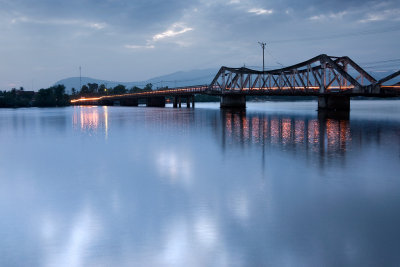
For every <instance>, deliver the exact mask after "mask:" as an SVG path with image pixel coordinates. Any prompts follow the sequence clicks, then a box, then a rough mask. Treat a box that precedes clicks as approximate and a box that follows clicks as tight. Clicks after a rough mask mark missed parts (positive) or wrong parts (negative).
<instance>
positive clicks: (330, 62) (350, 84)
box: [71, 54, 400, 111]
mask: <svg viewBox="0 0 400 267" xmlns="http://www.w3.org/2000/svg"><path fill="white" fill-rule="evenodd" d="M398 76H400V70H399V71H397V72H395V73H393V74H391V75H389V76H387V77H385V78H383V79H380V80H376V79H375V78H374V77H372V76H371V75H370V74H369V73H368V72H367V71H365V70H364V69H363V68H361V67H360V66H359V65H358V64H357V63H355V62H354V61H353V60H351V59H350V58H349V57H346V56H344V57H335V56H328V55H325V54H322V55H319V56H316V57H314V58H311V59H309V60H307V61H304V62H301V63H298V64H295V65H292V66H289V67H285V68H281V69H275V70H268V71H257V70H253V69H249V68H246V67H241V68H229V67H221V68H220V70H219V71H218V73H217V74H216V76H215V77H214V79H213V80H212V82H211V83H210V84H208V85H198V86H188V87H179V88H170V89H161V90H156V91H150V92H140V93H126V94H121V95H107V96H99V97H86V98H79V99H72V100H71V103H72V104H75V105H76V104H78V105H82V104H91V105H93V104H95V105H113V104H115V103H119V104H120V105H124V106H138V105H139V101H144V102H145V103H146V105H147V106H153V107H164V106H165V100H166V97H169V98H171V97H172V98H173V106H174V107H181V105H182V101H186V105H187V107H190V105H191V104H192V107H194V105H195V101H194V96H195V95H198V94H204V95H213V96H219V97H220V98H221V101H220V106H221V108H225V107H228V108H245V107H246V96H316V97H318V109H327V110H338V111H348V110H350V97H352V96H364V97H397V96H400V82H399V81H398Z"/></svg>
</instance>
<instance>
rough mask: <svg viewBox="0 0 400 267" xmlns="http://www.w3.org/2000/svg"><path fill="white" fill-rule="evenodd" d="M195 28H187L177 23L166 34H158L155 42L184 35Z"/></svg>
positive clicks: (155, 36) (154, 38) (154, 39)
mask: <svg viewBox="0 0 400 267" xmlns="http://www.w3.org/2000/svg"><path fill="white" fill-rule="evenodd" d="M192 30H193V28H190V27H186V26H185V25H183V24H181V23H175V24H173V25H172V27H171V28H170V29H168V30H166V31H165V32H162V33H158V34H156V35H154V36H153V41H159V40H162V39H164V38H169V37H174V36H177V35H181V34H184V33H185V32H188V31H192Z"/></svg>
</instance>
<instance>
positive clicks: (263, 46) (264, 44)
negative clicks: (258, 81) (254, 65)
mask: <svg viewBox="0 0 400 267" xmlns="http://www.w3.org/2000/svg"><path fill="white" fill-rule="evenodd" d="M258 43H259V44H260V45H261V48H262V51H263V86H264V82H265V81H264V68H265V65H264V50H265V46H266V45H267V44H266V43H264V42H258Z"/></svg>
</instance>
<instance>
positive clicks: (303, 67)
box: [208, 54, 400, 94]
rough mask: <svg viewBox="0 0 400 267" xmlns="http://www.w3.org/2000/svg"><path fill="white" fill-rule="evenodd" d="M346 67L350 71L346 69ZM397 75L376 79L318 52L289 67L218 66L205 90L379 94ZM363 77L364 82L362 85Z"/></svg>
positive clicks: (399, 73)
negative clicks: (254, 68) (267, 68)
mask: <svg viewBox="0 0 400 267" xmlns="http://www.w3.org/2000/svg"><path fill="white" fill-rule="evenodd" d="M349 66H350V67H351V68H352V71H349V70H348V67H349ZM397 76H400V71H397V72H395V73H393V74H391V75H389V76H387V77H386V78H383V79H381V80H379V81H377V80H376V79H375V78H373V77H372V76H371V75H370V74H369V73H367V72H366V71H365V70H364V69H362V68H361V67H360V66H359V65H357V64H356V63H355V62H354V61H353V60H351V59H350V58H349V57H333V56H328V55H325V54H322V55H319V56H316V57H313V58H311V59H309V60H307V61H304V62H301V63H298V64H295V65H293V66H289V67H285V68H281V69H276V70H268V71H264V72H263V71H257V70H253V69H249V68H245V67H242V68H229V67H221V69H220V70H219V71H218V73H217V75H216V76H215V78H214V79H213V81H212V83H211V84H210V85H209V88H208V91H209V92H213V93H221V94H224V93H230V92H239V91H245V92H249V93H251V92H263V91H265V92H273V91H277V90H278V91H282V92H283V91H287V92H294V93H296V92H298V93H299V92H315V93H340V92H343V93H368V92H374V93H381V85H382V84H383V83H386V82H388V81H390V80H392V79H393V78H395V77H397ZM364 80H365V81H367V83H368V84H366V85H364V84H363V81H364ZM359 81H361V84H360V82H359ZM393 86H395V85H393Z"/></svg>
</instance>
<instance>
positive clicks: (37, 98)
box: [0, 83, 153, 108]
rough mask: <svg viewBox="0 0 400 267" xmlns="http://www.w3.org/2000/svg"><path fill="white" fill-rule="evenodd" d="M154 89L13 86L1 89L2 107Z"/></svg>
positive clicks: (53, 103) (90, 85) (59, 102)
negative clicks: (27, 87)
mask: <svg viewBox="0 0 400 267" xmlns="http://www.w3.org/2000/svg"><path fill="white" fill-rule="evenodd" d="M152 90H153V85H152V84H151V83H148V84H146V86H145V87H144V88H143V89H141V88H139V87H137V86H133V87H132V88H130V89H127V88H126V86H125V85H122V84H118V85H117V86H115V87H111V88H106V86H105V85H104V84H100V85H98V84H97V83H88V84H85V85H83V86H82V88H81V89H80V90H76V89H75V88H72V93H71V95H68V94H67V93H66V92H65V86H64V85H62V84H59V85H54V86H51V87H49V88H46V89H45V88H42V89H40V90H39V91H38V92H34V91H26V90H25V89H24V88H23V87H20V88H19V89H16V88H12V89H11V90H10V91H0V108H18V107H64V106H69V105H70V104H71V102H70V100H71V99H72V98H78V97H91V96H103V95H117V94H125V93H139V92H149V91H152Z"/></svg>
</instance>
